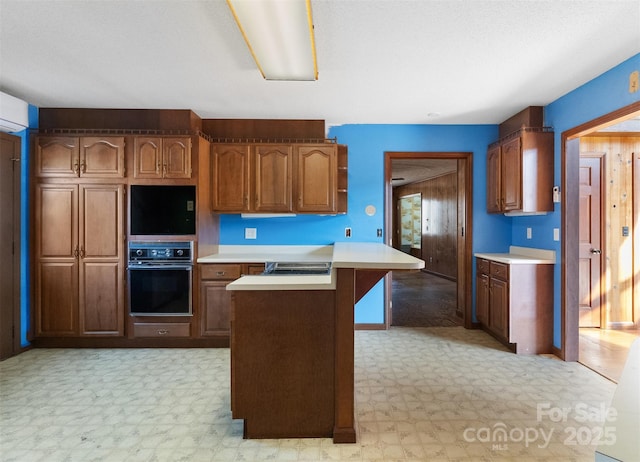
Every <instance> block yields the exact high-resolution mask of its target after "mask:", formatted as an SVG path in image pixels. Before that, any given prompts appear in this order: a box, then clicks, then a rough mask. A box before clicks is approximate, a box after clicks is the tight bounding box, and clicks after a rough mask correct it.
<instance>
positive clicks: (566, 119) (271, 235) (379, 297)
mask: <svg viewBox="0 0 640 462" xmlns="http://www.w3.org/2000/svg"><path fill="white" fill-rule="evenodd" d="M639 68H640V55H636V56H633V57H632V58H630V59H628V60H626V61H624V62H623V63H621V64H619V65H618V66H616V67H614V68H613V69H611V70H609V71H607V72H605V73H604V74H602V75H600V76H598V77H597V78H595V79H593V80H591V81H590V82H588V83H586V84H585V85H583V86H581V87H579V88H577V89H575V90H573V91H571V92H570V93H568V94H566V95H564V96H562V97H561V98H559V99H558V100H556V101H554V102H552V103H551V104H549V105H548V106H546V107H545V125H547V126H551V127H553V129H554V132H555V181H554V183H555V184H556V185H560V179H561V171H562V170H561V165H560V160H561V146H560V143H561V141H560V140H561V135H562V132H563V131H566V130H568V129H571V128H573V127H575V126H578V125H580V124H582V123H585V122H588V121H590V120H593V119H595V118H597V117H600V116H602V115H605V114H607V113H609V112H612V111H615V110H617V109H619V108H622V107H624V106H627V105H629V104H632V103H633V102H635V101H638V95H639V94H638V93H635V94H630V93H629V92H628V81H629V74H630V73H631V72H632V71H634V70H638V69H639ZM329 137H337V139H338V142H339V143H341V144H346V145H348V146H349V213H348V214H347V215H346V216H338V217H314V216H311V217H295V218H279V219H261V220H247V219H241V218H240V217H239V216H225V217H223V218H222V220H221V241H220V242H221V244H247V243H251V244H327V243H331V242H333V241H341V240H345V239H344V228H345V227H346V226H350V227H351V228H352V230H353V237H352V239H353V240H354V241H374V242H381V239H379V238H376V237H375V231H376V229H377V228H384V214H383V201H384V152H385V151H465V152H472V153H473V198H474V199H473V252H506V251H508V249H509V245H518V246H523V247H537V248H543V249H551V250H555V251H556V252H557V259H558V263H557V264H556V266H555V276H554V277H555V279H554V294H555V298H554V322H555V326H554V344H555V346H556V347H560V344H561V322H560V314H561V313H560V309H561V308H560V300H561V297H560V276H561V274H560V251H561V248H560V241H554V240H553V230H554V228H560V221H561V217H560V210H561V209H560V207H561V204H555V211H554V212H553V213H550V214H548V215H544V216H530V217H504V216H501V215H488V214H487V213H486V205H485V204H486V148H487V145H488V144H490V143H491V142H493V141H495V140H496V139H497V137H498V130H497V126H493V125H481V126H472V125H343V126H335V127H331V128H330V130H329ZM368 204H372V205H374V206H375V207H376V209H377V210H378V213H376V215H375V216H373V217H368V216H366V215H365V213H364V208H365V206H366V205H368ZM283 225H284V226H283ZM245 227H256V228H258V239H257V240H255V241H245V240H244V238H243V236H244V228H245ZM527 228H532V239H527V238H526V229H527ZM561 238H562V236H561ZM474 271H475V269H474ZM472 281H473V283H474V285H475V277H474V278H472ZM473 290H474V293H475V287H474V289H473ZM383 321H384V302H383V291H382V287H381V285H380V284H379V285H378V286H376V287H375V288H374V289H373V291H372V293H370V294H369V295H368V296H367V297H366V300H365V299H363V300H362V301H361V302H360V303H359V304H358V306H357V307H356V322H359V323H376V322H383Z"/></svg>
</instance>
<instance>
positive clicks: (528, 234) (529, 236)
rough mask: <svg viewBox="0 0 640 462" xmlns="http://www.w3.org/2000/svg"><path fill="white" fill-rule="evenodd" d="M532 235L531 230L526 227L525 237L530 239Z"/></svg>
mask: <svg viewBox="0 0 640 462" xmlns="http://www.w3.org/2000/svg"><path fill="white" fill-rule="evenodd" d="M532 237H533V232H532V231H531V228H527V239H531V238H532Z"/></svg>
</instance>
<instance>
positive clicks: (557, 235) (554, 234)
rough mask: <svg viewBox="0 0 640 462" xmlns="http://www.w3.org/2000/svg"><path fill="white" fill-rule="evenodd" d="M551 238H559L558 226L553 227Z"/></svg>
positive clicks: (557, 239) (556, 239)
mask: <svg viewBox="0 0 640 462" xmlns="http://www.w3.org/2000/svg"><path fill="white" fill-rule="evenodd" d="M553 240H554V241H559V240H560V228H553Z"/></svg>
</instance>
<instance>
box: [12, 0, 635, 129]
mask: <svg viewBox="0 0 640 462" xmlns="http://www.w3.org/2000/svg"><path fill="white" fill-rule="evenodd" d="M311 1H312V8H313V19H314V25H315V38H316V44H317V55H318V66H319V79H318V80H317V81H315V82H275V81H265V80H263V79H262V77H261V76H260V73H259V72H258V71H257V69H256V66H255V64H254V62H253V60H252V58H251V56H250V54H249V52H248V50H247V47H246V45H245V43H244V41H243V39H242V37H241V35H240V33H239V31H238V30H237V28H236V25H235V23H234V21H233V18H232V16H231V14H230V12H229V10H228V8H227V5H226V2H225V1H224V0H208V1H203V0H138V1H124V0H108V1H107V0H84V1H81V0H0V90H2V91H4V92H6V93H9V94H12V95H14V96H16V97H18V98H21V99H23V100H25V101H28V102H29V103H31V104H34V105H36V106H39V107H101V108H162V109H192V110H193V111H195V112H196V113H197V114H198V115H199V116H200V117H202V118H287V119H324V120H325V121H326V122H327V124H328V125H335V124H345V123H392V124H393V123H402V124H414V123H415V124H424V123H428V124H496V123H500V122H502V121H504V120H505V119H507V118H508V117H510V116H511V115H513V114H515V113H516V112H518V111H520V110H522V109H523V108H525V107H527V106H531V105H534V106H537V105H542V106H544V105H546V104H548V103H550V102H552V101H554V100H555V99H557V98H559V97H560V96H562V95H563V94H565V93H567V92H569V91H571V90H572V89H574V88H576V87H578V86H580V85H582V84H584V83H585V82H588V81H589V80H591V79H593V78H594V77H596V76H598V75H600V74H601V73H603V72H604V71H606V70H608V69H610V68H612V67H614V66H615V65H617V64H619V63H620V62H622V61H624V60H626V59H628V58H630V57H631V56H634V55H635V54H636V53H638V52H639V51H640V2H639V1H638V0H603V1H586V0H556V1H552V0H504V1H503V0H447V1H444V0H405V1H402V0H377V1H376V0H366V1H365V0H311ZM432 113H438V114H439V116H438V117H433V116H430V114H432Z"/></svg>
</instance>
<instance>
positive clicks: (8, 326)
mask: <svg viewBox="0 0 640 462" xmlns="http://www.w3.org/2000/svg"><path fill="white" fill-rule="evenodd" d="M20 145H21V139H20V138H19V137H17V136H13V135H8V134H6V133H0V217H2V221H1V222H0V261H2V266H1V267H0V300H2V303H1V304H0V360H2V359H6V358H9V357H11V356H13V355H15V354H17V353H18V351H19V350H20V163H19V161H20V153H21V152H20Z"/></svg>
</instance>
